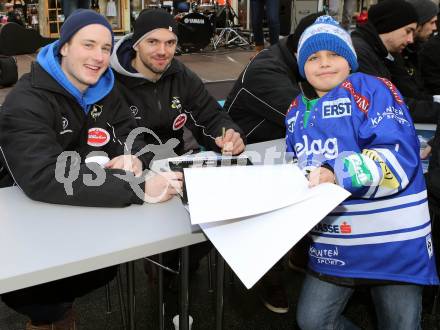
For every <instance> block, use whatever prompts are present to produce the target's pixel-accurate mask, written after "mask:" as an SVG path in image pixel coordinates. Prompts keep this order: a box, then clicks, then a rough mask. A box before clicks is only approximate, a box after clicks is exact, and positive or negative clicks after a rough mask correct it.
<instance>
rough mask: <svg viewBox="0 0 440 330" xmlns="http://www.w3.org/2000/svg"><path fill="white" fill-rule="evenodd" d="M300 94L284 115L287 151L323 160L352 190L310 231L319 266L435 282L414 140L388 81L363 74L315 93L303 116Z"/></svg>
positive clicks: (310, 164) (312, 261)
mask: <svg viewBox="0 0 440 330" xmlns="http://www.w3.org/2000/svg"><path fill="white" fill-rule="evenodd" d="M305 111H306V101H305V100H304V99H303V97H302V96H301V95H300V96H298V97H297V98H296V99H295V100H294V101H293V102H292V105H291V107H290V110H289V113H288V115H287V117H286V126H287V136H286V142H287V151H289V152H292V153H294V155H295V156H296V158H297V159H298V165H299V166H300V167H301V168H303V169H305V170H307V169H313V168H315V167H318V166H320V165H321V164H323V163H327V164H328V165H330V166H331V167H332V168H333V169H334V172H335V175H336V180H337V183H338V184H339V185H341V186H343V187H344V188H345V189H347V190H348V191H350V192H351V193H352V197H351V198H350V199H348V200H346V201H345V202H343V203H342V204H341V205H339V206H338V207H337V208H336V209H335V210H334V211H333V212H332V213H330V214H329V215H328V216H327V217H326V218H325V219H324V220H323V221H321V222H320V223H319V224H318V225H317V226H315V227H314V228H313V230H312V231H311V233H310V234H311V237H312V239H313V243H312V245H311V247H310V250H309V266H310V267H311V269H312V270H314V271H315V272H318V273H323V274H327V275H332V276H339V277H346V278H369V279H384V280H393V281H402V282H410V283H417V284H438V277H437V271H436V266H435V258H434V252H433V245H432V240H431V224H430V217H429V212H428V205H427V194H426V187H425V182H424V178H423V173H422V167H421V164H420V158H419V142H418V139H417V136H416V132H415V129H414V126H413V123H412V120H411V118H410V115H409V112H408V109H407V107H406V105H405V104H404V102H403V99H402V97H401V95H400V93H399V92H398V91H397V89H396V88H395V87H394V85H393V84H391V83H390V82H389V81H388V80H386V79H383V78H378V77H373V76H369V75H366V74H362V73H355V74H353V75H351V76H350V77H349V78H348V79H347V80H346V81H345V82H343V83H342V84H340V85H339V86H337V87H336V88H334V89H333V90H331V91H330V92H328V93H327V94H326V95H325V96H323V97H322V98H320V99H319V100H318V101H317V103H316V104H315V105H314V106H313V108H312V109H310V115H309V119H308V122H307V123H304V113H305Z"/></svg>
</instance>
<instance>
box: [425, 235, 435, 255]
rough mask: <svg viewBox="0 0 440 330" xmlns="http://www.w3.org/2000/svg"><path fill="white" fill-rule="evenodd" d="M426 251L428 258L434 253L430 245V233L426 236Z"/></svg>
mask: <svg viewBox="0 0 440 330" xmlns="http://www.w3.org/2000/svg"><path fill="white" fill-rule="evenodd" d="M426 251H428V255H429V259H431V258H432V256H433V255H434V247H433V246H432V239H431V235H428V236H426Z"/></svg>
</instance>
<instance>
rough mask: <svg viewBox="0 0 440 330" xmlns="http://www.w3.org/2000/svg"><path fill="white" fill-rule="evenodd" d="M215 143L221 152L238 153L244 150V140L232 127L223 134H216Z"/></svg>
mask: <svg viewBox="0 0 440 330" xmlns="http://www.w3.org/2000/svg"><path fill="white" fill-rule="evenodd" d="M215 144H216V145H217V146H218V147H219V148H220V149H222V153H223V154H231V155H238V154H240V153H242V152H243V150H244V142H243V139H242V138H241V136H240V133H238V132H236V131H234V130H233V129H232V128H230V129H228V130H227V131H226V132H225V136H224V137H222V136H218V137H217V138H216V139H215Z"/></svg>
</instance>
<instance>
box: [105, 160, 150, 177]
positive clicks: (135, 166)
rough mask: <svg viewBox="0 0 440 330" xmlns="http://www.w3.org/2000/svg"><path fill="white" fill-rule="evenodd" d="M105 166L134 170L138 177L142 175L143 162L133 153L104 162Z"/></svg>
mask: <svg viewBox="0 0 440 330" xmlns="http://www.w3.org/2000/svg"><path fill="white" fill-rule="evenodd" d="M104 167H105V168H112V169H118V170H124V171H129V172H133V173H134V175H135V176H138V177H139V176H141V175H142V162H141V161H140V160H139V158H137V157H136V156H133V155H121V156H117V157H115V158H113V159H112V160H110V161H109V162H108V163H107V164H104Z"/></svg>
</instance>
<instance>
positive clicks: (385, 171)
mask: <svg viewBox="0 0 440 330" xmlns="http://www.w3.org/2000/svg"><path fill="white" fill-rule="evenodd" d="M362 154H363V155H365V156H367V157H368V158H370V159H372V160H374V161H375V162H378V163H379V165H380V168H381V170H382V175H383V178H382V181H381V182H380V184H379V185H380V186H382V187H385V188H388V189H392V190H394V189H397V188H398V187H399V181H397V179H396V176H395V175H394V173H393V172H392V171H391V169H390V168H389V167H388V165H387V164H386V163H385V161H384V160H383V159H382V157H380V155H379V153H378V152H377V151H376V150H371V149H364V150H362Z"/></svg>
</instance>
